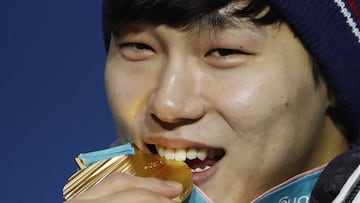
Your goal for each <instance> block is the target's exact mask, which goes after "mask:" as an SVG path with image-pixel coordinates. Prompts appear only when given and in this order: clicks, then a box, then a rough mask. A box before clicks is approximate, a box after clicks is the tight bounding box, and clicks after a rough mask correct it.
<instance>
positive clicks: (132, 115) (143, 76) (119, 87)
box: [105, 63, 156, 130]
mask: <svg viewBox="0 0 360 203" xmlns="http://www.w3.org/2000/svg"><path fill="white" fill-rule="evenodd" d="M116 64H118V63H116ZM116 64H113V63H108V64H107V66H106V72H105V81H106V90H107V95H108V99H109V103H110V106H111V109H112V112H113V114H114V117H115V119H116V120H117V121H121V122H122V123H124V124H125V125H126V127H127V128H129V129H133V130H135V129H137V127H136V126H137V125H139V124H138V123H139V122H141V118H140V117H139V115H140V112H142V111H144V110H145V104H146V102H147V99H148V97H149V96H148V95H149V93H150V92H151V89H152V88H153V87H154V86H155V84H154V82H153V81H156V80H154V79H152V77H153V76H152V75H151V74H149V73H146V72H145V71H144V70H143V71H139V68H138V67H131V66H127V65H126V63H120V64H123V65H122V66H117V65H116Z"/></svg>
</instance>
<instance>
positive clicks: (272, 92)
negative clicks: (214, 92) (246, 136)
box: [217, 76, 291, 133]
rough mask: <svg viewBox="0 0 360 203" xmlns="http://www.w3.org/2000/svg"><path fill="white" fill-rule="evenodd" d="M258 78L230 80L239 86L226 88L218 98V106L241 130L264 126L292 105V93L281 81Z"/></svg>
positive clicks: (258, 129)
mask: <svg viewBox="0 0 360 203" xmlns="http://www.w3.org/2000/svg"><path fill="white" fill-rule="evenodd" d="M252 78H254V77H252ZM257 78H258V80H257V81H254V80H247V79H243V80H242V81H243V82H241V83H239V82H237V83H236V84H229V86H231V87H237V88H223V91H222V92H221V93H220V94H221V96H220V97H218V99H217V108H218V110H219V111H220V112H221V114H222V115H223V116H224V119H226V120H227V122H228V123H229V124H231V125H232V127H233V128H235V129H237V130H238V131H239V132H243V133H250V132H252V133H255V131H260V130H263V129H264V128H266V127H268V126H269V125H270V124H271V123H272V122H273V121H274V120H276V119H278V118H279V117H280V116H281V115H282V114H284V113H285V112H286V111H288V109H289V106H290V105H291V101H290V95H289V94H288V92H286V91H284V90H283V89H281V88H280V84H277V83H274V82H273V81H274V80H273V79H271V78H270V79H266V78H261V77H260V76H258V77H257ZM224 89H227V90H224Z"/></svg>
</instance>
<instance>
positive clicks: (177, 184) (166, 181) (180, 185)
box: [164, 180, 182, 188]
mask: <svg viewBox="0 0 360 203" xmlns="http://www.w3.org/2000/svg"><path fill="white" fill-rule="evenodd" d="M164 183H165V184H166V185H168V186H170V187H177V188H182V184H181V183H179V182H175V181H171V180H164Z"/></svg>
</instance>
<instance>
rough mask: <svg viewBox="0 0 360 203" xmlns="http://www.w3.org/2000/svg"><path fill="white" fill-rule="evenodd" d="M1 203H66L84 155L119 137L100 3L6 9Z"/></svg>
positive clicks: (21, 2) (2, 12)
mask: <svg viewBox="0 0 360 203" xmlns="http://www.w3.org/2000/svg"><path fill="white" fill-rule="evenodd" d="M0 25H1V27H0V135H1V141H0V143H1V144H0V145H1V146H0V150H1V163H0V166H1V167H0V168H1V170H0V176H1V177H0V178H1V179H0V181H1V184H2V186H1V188H2V189H1V190H0V191H1V192H0V194H1V195H0V202H2V203H7V202H11V203H13V202H14V203H17V202H27V203H28V202H36V203H42V202H44V203H45V202H46V203H53V202H62V187H63V185H64V184H65V182H66V180H67V178H68V177H69V176H70V175H71V174H72V173H73V172H74V171H75V170H76V165H75V162H74V161H73V159H74V158H75V157H76V156H77V155H78V154H79V153H82V152H89V151H94V150H99V149H103V148H106V147H108V146H109V145H110V144H111V143H112V142H114V141H115V140H116V135H115V129H114V125H113V121H112V115H111V113H110V109H109V107H108V104H107V99H106V95H105V89H104V79H103V71H104V63H105V58H106V53H105V49H104V46H103V41H102V32H101V0H92V1H89V0H61V1H51V0H50V1H49V0H37V1H27V0H12V1H2V2H1V4H0Z"/></svg>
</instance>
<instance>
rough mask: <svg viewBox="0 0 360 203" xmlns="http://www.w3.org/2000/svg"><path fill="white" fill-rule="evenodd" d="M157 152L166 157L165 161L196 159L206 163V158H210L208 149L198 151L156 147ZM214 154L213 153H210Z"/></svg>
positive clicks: (194, 149)
mask: <svg viewBox="0 0 360 203" xmlns="http://www.w3.org/2000/svg"><path fill="white" fill-rule="evenodd" d="M156 148H157V151H158V153H159V155H160V156H162V157H165V159H170V160H177V161H185V160H186V159H188V160H194V159H196V158H198V159H200V160H201V161H204V160H205V159H206V157H207V156H208V150H207V149H196V148H188V149H183V148H178V149H174V148H168V147H163V146H159V145H156ZM209 154H213V153H211V152H210V153H209Z"/></svg>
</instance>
